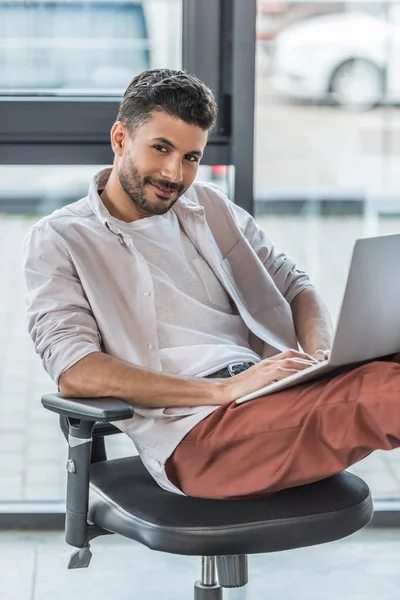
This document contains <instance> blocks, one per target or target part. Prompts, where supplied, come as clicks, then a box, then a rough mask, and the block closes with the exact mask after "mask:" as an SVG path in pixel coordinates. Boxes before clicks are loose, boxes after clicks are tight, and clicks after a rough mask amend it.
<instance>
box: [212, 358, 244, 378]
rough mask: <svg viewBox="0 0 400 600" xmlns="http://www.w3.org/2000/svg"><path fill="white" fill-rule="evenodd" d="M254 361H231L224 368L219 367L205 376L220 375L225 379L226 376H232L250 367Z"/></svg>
mask: <svg viewBox="0 0 400 600" xmlns="http://www.w3.org/2000/svg"><path fill="white" fill-rule="evenodd" d="M253 365H254V363H252V362H237V363H231V364H230V365H228V366H227V367H225V368H224V369H220V370H219V371H216V373H211V375H206V378H214V377H222V378H223V379H227V378H228V377H233V376H234V375H237V374H238V373H241V372H242V371H246V370H247V369H249V368H250V367H252V366H253Z"/></svg>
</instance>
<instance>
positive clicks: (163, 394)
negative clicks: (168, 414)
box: [59, 352, 225, 408]
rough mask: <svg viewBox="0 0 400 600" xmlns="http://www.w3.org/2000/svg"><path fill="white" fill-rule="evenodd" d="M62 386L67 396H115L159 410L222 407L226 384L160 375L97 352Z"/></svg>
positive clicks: (65, 376) (66, 375)
mask: <svg viewBox="0 0 400 600" xmlns="http://www.w3.org/2000/svg"><path fill="white" fill-rule="evenodd" d="M59 386H60V390H61V393H62V394H63V395H64V396H67V397H68V396H69V397H73V398H85V397H93V398H99V397H101V396H112V397H115V398H120V399H121V400H124V401H125V402H126V403H127V404H130V405H131V406H133V407H135V406H142V407H143V406H145V407H149V408H155V407H171V406H201V405H217V404H222V403H223V392H224V387H225V384H224V380H221V379H205V378H201V377H181V376H174V375H168V374H165V373H159V372H157V371H151V370H150V369H146V368H144V367H137V366H135V365H133V364H131V363H129V362H127V361H124V360H120V359H117V358H114V357H112V356H109V355H107V354H104V353H101V352H93V353H92V354H89V355H88V356H85V358H83V359H82V360H80V361H79V362H77V363H76V364H75V365H74V366H72V367H71V368H70V369H67V371H65V372H64V373H63V374H62V375H61V377H60V380H59Z"/></svg>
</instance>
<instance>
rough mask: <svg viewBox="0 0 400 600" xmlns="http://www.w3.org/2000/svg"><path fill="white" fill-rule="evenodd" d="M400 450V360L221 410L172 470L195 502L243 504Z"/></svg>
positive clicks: (193, 436)
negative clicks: (376, 454) (379, 453)
mask: <svg viewBox="0 0 400 600" xmlns="http://www.w3.org/2000/svg"><path fill="white" fill-rule="evenodd" d="M399 446H400V353H399V354H396V355H395V356H390V357H384V358H382V359H379V360H377V361H373V362H370V363H368V364H364V365H362V366H359V367H356V368H354V369H353V370H350V371H347V372H345V373H341V374H339V375H334V376H328V377H327V378H324V379H319V380H316V381H314V382H311V383H305V384H302V385H298V386H296V387H293V388H290V389H287V390H282V391H281V392H277V393H275V394H271V395H269V396H263V397H261V398H257V399H255V400H250V401H249V402H244V403H243V404H239V405H237V404H235V403H234V402H233V403H230V404H228V405H225V406H221V407H219V408H218V409H217V410H216V411H214V412H213V413H212V414H211V415H209V416H208V417H206V418H205V419H204V420H203V421H201V422H200V423H199V424H198V425H196V426H195V427H194V428H193V429H192V430H191V431H190V432H189V433H188V434H187V435H186V437H185V438H184V439H183V440H182V442H181V443H180V444H179V445H178V447H177V448H176V450H175V451H174V453H173V454H172V455H171V457H170V458H169V459H168V461H167V463H166V471H167V475H168V478H169V479H170V480H171V481H172V482H173V483H174V484H175V485H176V486H177V487H178V488H179V489H180V490H182V491H183V492H184V493H185V494H187V495H188V496H197V497H199V498H244V497H251V496H253V497H254V496H261V495H265V494H269V493H271V492H275V491H278V490H281V489H285V488H290V487H293V486H298V485H303V484H306V483H311V482H313V481H317V480H319V479H323V478H325V477H328V476H330V475H333V474H334V473H338V472H340V471H343V470H344V469H346V468H347V467H348V466H350V465H352V464H354V463H355V462H357V461H359V460H361V459H362V458H364V457H365V456H367V455H368V454H370V453H371V452H372V451H373V450H378V449H382V450H390V449H392V448H397V447H399Z"/></svg>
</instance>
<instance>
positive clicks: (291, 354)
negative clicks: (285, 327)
mask: <svg viewBox="0 0 400 600" xmlns="http://www.w3.org/2000/svg"><path fill="white" fill-rule="evenodd" d="M286 358H301V359H303V360H310V361H311V362H313V363H315V362H317V360H316V359H315V358H314V357H313V356H311V354H307V353H306V352H299V351H298V350H292V349H290V350H285V351H284V352H280V353H279V354H275V355H274V356H271V357H270V359H269V360H273V361H277V360H278V361H279V360H282V359H286Z"/></svg>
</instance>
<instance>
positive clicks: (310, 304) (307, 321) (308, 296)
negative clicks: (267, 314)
mask: <svg viewBox="0 0 400 600" xmlns="http://www.w3.org/2000/svg"><path fill="white" fill-rule="evenodd" d="M291 309H292V314H293V321H294V325H295V329H296V335H297V339H298V341H299V343H300V346H301V347H302V348H303V350H304V351H305V352H307V353H308V354H311V355H313V354H314V352H315V351H316V350H320V349H321V350H329V349H330V348H331V347H332V343H333V325H332V319H331V316H330V314H329V311H328V308H327V307H326V305H325V303H324V302H323V300H322V299H321V298H320V296H319V294H318V293H317V292H316V291H315V290H314V289H311V288H309V289H306V290H303V291H302V292H300V294H298V295H297V296H296V297H295V298H294V300H293V301H292V303H291Z"/></svg>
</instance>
